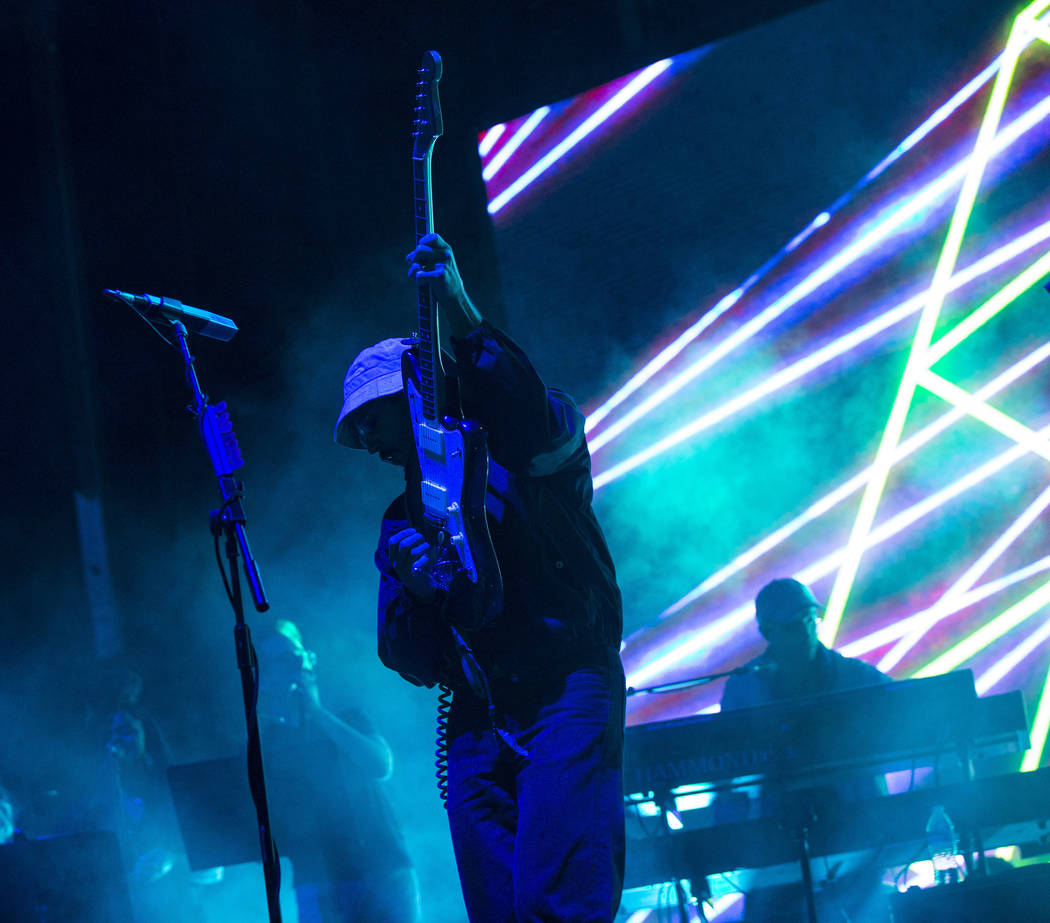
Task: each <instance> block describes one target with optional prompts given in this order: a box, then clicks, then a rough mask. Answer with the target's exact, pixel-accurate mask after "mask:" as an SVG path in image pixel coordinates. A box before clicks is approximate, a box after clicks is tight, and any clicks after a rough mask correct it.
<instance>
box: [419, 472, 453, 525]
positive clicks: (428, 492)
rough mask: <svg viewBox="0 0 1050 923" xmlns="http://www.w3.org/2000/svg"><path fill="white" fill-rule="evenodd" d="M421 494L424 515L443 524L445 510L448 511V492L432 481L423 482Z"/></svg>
mask: <svg viewBox="0 0 1050 923" xmlns="http://www.w3.org/2000/svg"><path fill="white" fill-rule="evenodd" d="M421 494H422V498H423V509H424V510H425V511H426V513H427V514H428V515H430V516H432V517H434V518H436V519H438V520H439V521H441V522H444V520H445V515H446V512H445V511H446V510H447V509H448V490H447V489H446V488H444V487H442V486H441V485H440V484H435V483H434V482H433V481H424V482H423V485H422V488H421Z"/></svg>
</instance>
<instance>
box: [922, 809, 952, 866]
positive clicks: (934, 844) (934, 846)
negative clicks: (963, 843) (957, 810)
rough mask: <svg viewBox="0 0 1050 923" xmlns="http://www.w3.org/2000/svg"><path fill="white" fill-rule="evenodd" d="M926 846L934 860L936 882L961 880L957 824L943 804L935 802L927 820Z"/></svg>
mask: <svg viewBox="0 0 1050 923" xmlns="http://www.w3.org/2000/svg"><path fill="white" fill-rule="evenodd" d="M926 848H927V849H928V850H929V853H930V860H931V861H932V862H933V877H934V882H935V884H939V885H944V884H951V883H953V882H956V881H958V880H959V867H958V866H957V865H956V863H955V857H956V855H958V853H959V837H958V836H957V835H956V833H955V825H954V824H952V819H951V818H950V817H949V816H948V812H947V811H945V810H944V805H943V804H935V805H934V806H933V809H932V810H931V811H930V819H929V820H928V821H926Z"/></svg>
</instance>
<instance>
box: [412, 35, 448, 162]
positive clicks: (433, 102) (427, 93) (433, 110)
mask: <svg viewBox="0 0 1050 923" xmlns="http://www.w3.org/2000/svg"><path fill="white" fill-rule="evenodd" d="M440 79H441V55H439V54H438V53H437V52H436V51H428V52H426V53H425V54H424V55H423V62H422V63H421V64H420V65H419V70H417V71H416V108H415V111H414V112H413V116H414V118H413V121H412V156H413V157H425V156H427V154H429V153H430V151H431V149H432V148H433V147H434V142H435V141H436V140H437V139H438V138H440V137H441V133H442V132H443V131H444V126H443V125H442V123H441V101H440V100H439V99H438V81H439V80H440Z"/></svg>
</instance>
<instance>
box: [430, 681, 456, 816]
mask: <svg viewBox="0 0 1050 923" xmlns="http://www.w3.org/2000/svg"><path fill="white" fill-rule="evenodd" d="M438 689H439V690H440V691H439V693H438V709H437V740H436V741H435V743H436V744H437V750H436V751H435V759H434V775H435V776H437V786H438V795H440V796H441V805H442V807H444V809H445V810H446V811H447V810H448V711H449V709H450V708H451V707H452V690H451V688H449V687H448V686H446V685H445V684H444V683H439V684H438Z"/></svg>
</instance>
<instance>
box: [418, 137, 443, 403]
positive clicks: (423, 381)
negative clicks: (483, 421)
mask: <svg viewBox="0 0 1050 923" xmlns="http://www.w3.org/2000/svg"><path fill="white" fill-rule="evenodd" d="M412 181H413V182H412V187H413V197H414V199H415V225H416V227H415V231H416V243H419V241H420V240H422V239H423V237H424V236H425V235H427V234H432V233H433V232H434V212H433V198H432V194H431V187H430V151H429V150H428V151H427V152H426V153H425V154H424V155H423V156H422V157H413V158H412ZM418 305H419V317H418V326H417V328H416V330H417V336H418V337H419V375H420V383H419V384H420V392H421V394H422V399H423V416H424V417H425V418H426V419H427V420H430V421H432V422H433V421H436V420H438V419H439V418H440V416H441V415H442V411H443V403H444V393H443V384H444V369H443V368H442V365H441V335H440V330H439V329H438V313H437V302H436V301H435V300H434V295H433V293H432V292H431V290H430V286H429V285H421V286H419V296H418Z"/></svg>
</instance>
